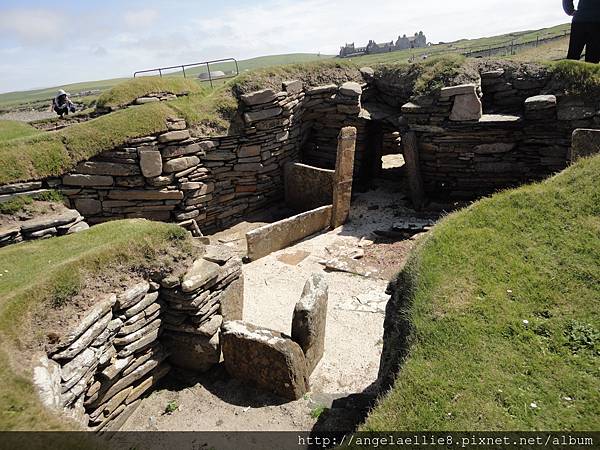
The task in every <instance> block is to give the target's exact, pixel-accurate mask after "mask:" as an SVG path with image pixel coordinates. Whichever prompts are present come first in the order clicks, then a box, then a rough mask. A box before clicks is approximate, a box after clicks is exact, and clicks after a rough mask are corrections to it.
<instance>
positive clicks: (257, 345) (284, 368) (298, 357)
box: [221, 321, 308, 400]
mask: <svg viewBox="0 0 600 450" xmlns="http://www.w3.org/2000/svg"><path fill="white" fill-rule="evenodd" d="M221 342H222V346H223V359H224V360H225V368H226V369H227V372H228V373H229V374H230V375H231V376H232V377H234V378H238V379H240V380H244V381H247V382H250V383H251V384H254V385H255V386H257V387H258V388H260V389H264V390H266V391H270V392H273V393H275V394H277V395H280V396H281V397H284V398H286V399H290V400H297V399H299V398H301V397H302V396H303V395H304V394H305V393H306V392H307V391H308V374H307V372H306V360H305V358H304V353H303V352H302V349H301V348H300V346H299V345H298V344H297V343H296V342H294V341H293V340H291V339H290V338H289V337H287V336H285V335H283V334H281V333H278V332H277V331H273V330H269V329H268V328H259V327H257V326H255V325H252V324H250V323H245V322H241V321H233V322H225V323H224V324H223V331H222V334H221Z"/></svg>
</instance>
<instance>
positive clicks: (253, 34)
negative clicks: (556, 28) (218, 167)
mask: <svg viewBox="0 0 600 450" xmlns="http://www.w3.org/2000/svg"><path fill="white" fill-rule="evenodd" d="M568 20H569V18H568V17H567V16H566V15H565V14H564V13H563V11H562V8H561V2H560V0H485V1H483V0H454V1H452V0H418V1H407V0H344V1H334V0H305V1H303V0H253V1H245V0H214V1H211V2H207V1H198V0H194V1H192V0H181V1H177V0H172V1H158V0H144V1H138V0H133V1H117V0H102V1H99V0H85V1H81V0H79V1H66V0H55V1H52V2H50V1H29V0H18V1H15V0H2V2H1V3H0V92H8V91H16V90H26V89H32V88H41V87H49V86H57V85H60V84H67V83H72V82H78V81H88V80H101V79H108V78H117V77H127V76H131V75H132V73H133V72H134V71H136V70H141V69H149V68H154V67H159V66H168V65H175V64H185V63H191V62H197V61H206V60H212V59H219V58H229V57H234V58H237V59H247V58H252V57H255V56H262V55H270V54H271V55H272V54H282V53H296V52H303V53H319V52H320V53H322V54H337V53H338V52H339V48H340V46H341V45H343V44H344V43H346V42H356V44H357V45H359V44H363V45H365V44H366V43H367V42H368V41H369V39H374V40H375V41H377V42H384V41H391V40H395V39H396V38H397V37H398V35H402V34H407V35H411V34H414V33H415V32H416V31H420V30H422V31H423V32H425V34H426V35H427V38H428V40H429V41H430V42H439V41H446V42H448V41H453V40H458V39H462V38H476V37H483V36H493V35H496V34H502V33H506V32H510V31H518V30H531V29H537V28H543V27H547V26H553V25H557V24H560V23H565V22H567V21H568Z"/></svg>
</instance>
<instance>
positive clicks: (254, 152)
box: [238, 145, 261, 158]
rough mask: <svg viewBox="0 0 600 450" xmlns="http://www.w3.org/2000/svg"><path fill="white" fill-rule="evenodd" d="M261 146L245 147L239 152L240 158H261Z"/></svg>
mask: <svg viewBox="0 0 600 450" xmlns="http://www.w3.org/2000/svg"><path fill="white" fill-rule="evenodd" d="M260 150H261V149H260V145H245V146H243V147H240V149H239V150H238V157H240V158H247V157H252V156H260Z"/></svg>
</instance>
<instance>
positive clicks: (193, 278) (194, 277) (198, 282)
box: [181, 258, 220, 292]
mask: <svg viewBox="0 0 600 450" xmlns="http://www.w3.org/2000/svg"><path fill="white" fill-rule="evenodd" d="M219 271H220V266H219V265H218V264H216V263H213V262H211V261H207V260H205V259H203V258H201V259H198V260H196V261H194V264H192V267H191V268H190V269H189V270H188V271H187V272H186V273H185V275H184V276H183V281H182V283H181V290H182V291H183V292H193V291H195V290H198V289H200V288H201V287H203V286H205V285H206V284H208V283H209V282H210V281H214V280H216V279H217V278H218V276H219Z"/></svg>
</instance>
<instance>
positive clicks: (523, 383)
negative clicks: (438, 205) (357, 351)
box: [362, 156, 600, 431]
mask: <svg viewBox="0 0 600 450" xmlns="http://www.w3.org/2000/svg"><path fill="white" fill-rule="evenodd" d="M599 186H600V156H596V157H594V158H590V159H585V160H581V161H580V162H578V163H577V164H576V165H574V166H571V167H569V168H568V169H566V170H565V171H564V172H562V173H560V174H558V175H557V176H555V177H553V178H550V179H548V180H546V181H544V182H542V183H538V184H533V185H529V186H524V187H521V188H519V189H514V190H509V191H505V192H502V193H499V194H497V195H494V196H492V197H491V198H486V199H483V200H480V201H478V202H477V203H475V204H473V205H472V206H471V207H469V208H467V209H464V210H462V211H460V212H458V213H455V214H452V215H450V216H448V217H447V218H446V219H444V220H443V221H442V222H441V223H440V224H439V225H437V226H436V227H435V228H434V230H433V232H432V233H431V235H430V236H429V238H428V239H427V240H426V241H425V242H423V243H422V244H421V245H420V247H419V248H418V249H417V251H416V253H414V254H413V256H412V258H411V260H410V261H409V263H408V264H407V266H406V268H405V269H404V270H403V271H402V272H401V273H400V275H399V277H398V280H397V282H396V286H397V288H396V292H395V294H394V296H393V298H392V304H391V305H390V306H388V316H387V318H386V332H387V334H386V337H385V341H386V343H385V344H384V355H385V354H387V355H388V356H392V359H394V357H395V358H402V357H403V356H405V359H404V361H403V364H402V366H401V369H400V372H399V374H398V376H397V379H396V381H395V384H394V386H393V388H392V390H391V391H390V392H389V393H388V395H386V396H385V397H384V398H383V399H382V400H381V401H380V402H379V404H378V405H377V406H376V408H375V409H374V411H372V412H371V414H370V416H369V418H368V419H367V421H366V423H365V424H364V425H363V427H362V429H363V430H366V431H389V430H421V429H427V430H431V431H437V430H439V431H441V430H457V431H458V430H472V431H477V430H594V429H596V428H597V425H598V414H599V413H600V397H599V396H598V391H599V390H600V376H599V375H600V372H599V369H600V364H599V362H600V316H598V308H599V307H600V265H599V264H598V261H600V239H599V236H600V189H599ZM402 324H404V325H408V329H410V330H411V331H410V334H409V337H408V338H406V335H405V330H406V329H407V327H406V326H402ZM394 330H395V331H394ZM406 355H407V356H406ZM392 375H393V374H392Z"/></svg>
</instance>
